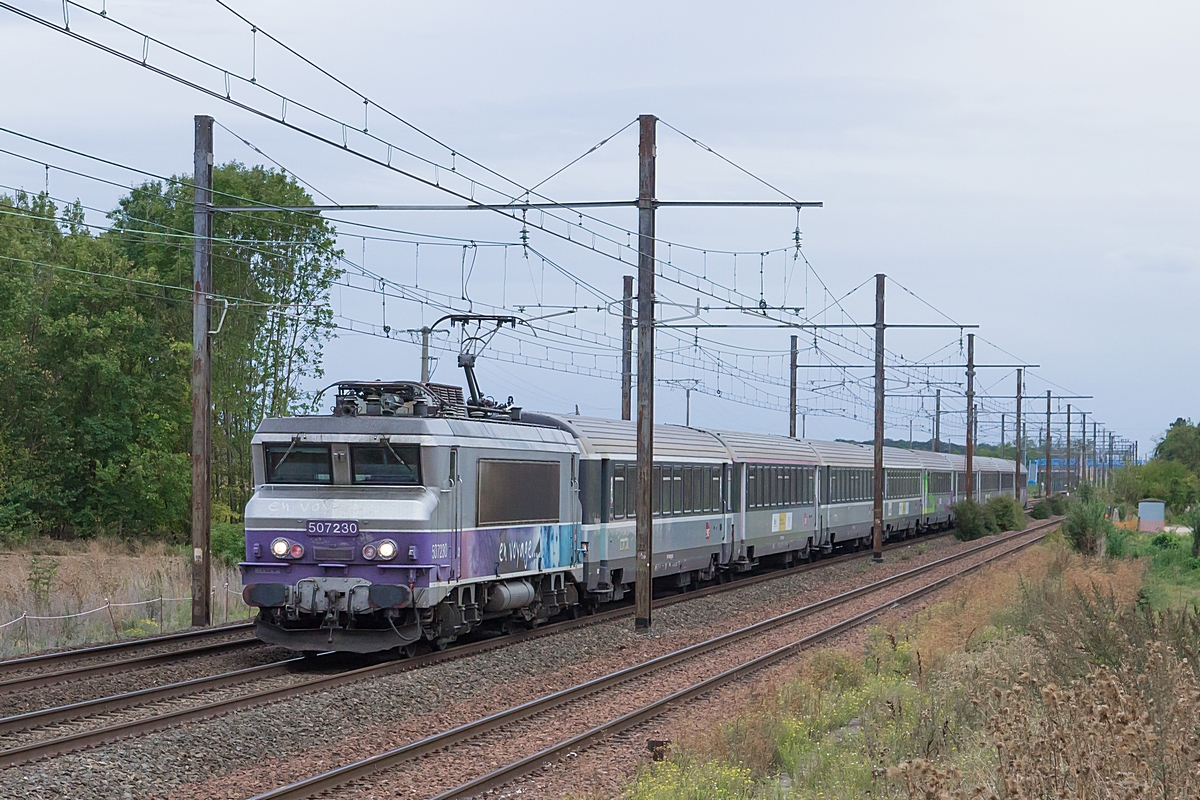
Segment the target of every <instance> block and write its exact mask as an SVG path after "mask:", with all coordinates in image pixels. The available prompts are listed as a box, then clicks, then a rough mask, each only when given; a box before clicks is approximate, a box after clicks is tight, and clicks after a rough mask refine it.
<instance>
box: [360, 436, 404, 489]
mask: <svg viewBox="0 0 1200 800" xmlns="http://www.w3.org/2000/svg"><path fill="white" fill-rule="evenodd" d="M350 469H351V474H352V476H353V483H354V484H355V485H376V486H378V485H383V486H419V485H420V483H421V448H420V446H418V445H415V444H393V445H387V444H366V445H353V446H352V447H351V448H350Z"/></svg>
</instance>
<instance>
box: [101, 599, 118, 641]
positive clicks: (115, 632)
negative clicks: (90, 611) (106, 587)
mask: <svg viewBox="0 0 1200 800" xmlns="http://www.w3.org/2000/svg"><path fill="white" fill-rule="evenodd" d="M104 605H105V607H107V608H108V621H109V622H111V623H112V628H113V636H116V637H117V638H118V639H120V638H121V632H120V631H119V630H117V618H116V616H115V615H114V614H113V610H112V601H111V600H109V599H108V598H107V597H106V598H104Z"/></svg>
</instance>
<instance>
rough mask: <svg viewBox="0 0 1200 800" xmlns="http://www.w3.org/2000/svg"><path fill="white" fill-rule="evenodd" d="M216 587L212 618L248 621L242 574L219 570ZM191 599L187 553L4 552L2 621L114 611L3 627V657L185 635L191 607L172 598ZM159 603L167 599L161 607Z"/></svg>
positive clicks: (109, 549) (59, 545) (106, 549)
mask: <svg viewBox="0 0 1200 800" xmlns="http://www.w3.org/2000/svg"><path fill="white" fill-rule="evenodd" d="M226 584H228V589H226ZM213 587H214V590H215V591H214V599H213V602H214V619H216V620H217V621H221V620H223V619H225V618H226V615H228V618H229V619H236V618H244V617H245V616H246V615H247V613H248V609H247V608H246V606H245V605H244V604H243V603H242V601H241V597H240V592H241V580H240V577H239V575H238V572H237V569H236V568H229V567H225V566H223V565H222V566H214V569H213ZM190 594H191V572H190V562H189V560H188V557H187V555H186V553H185V552H183V551H182V550H181V549H180V548H172V547H169V546H166V545H162V544H151V545H143V544H139V543H130V542H123V541H119V540H105V539H98V540H92V541H88V542H72V543H67V542H53V541H40V542H34V543H32V544H30V545H28V546H25V547H22V548H20V549H16V550H8V551H4V552H0V623H5V622H8V621H10V620H15V619H18V618H20V617H21V615H22V614H28V615H30V616H39V617H48V616H64V615H74V614H79V613H81V612H84V611H89V610H91V609H95V608H98V607H102V606H105V605H106V604H107V603H109V602H111V603H112V604H113V607H112V608H111V613H110V609H104V610H102V611H99V612H97V613H93V614H88V615H86V616H83V617H71V618H67V619H58V620H29V619H26V620H23V621H21V622H17V623H16V624H13V625H8V626H7V627H5V628H2V629H0V654H3V655H13V654H17V653H24V652H29V651H36V650H42V649H47V648H53V647H64V646H70V645H78V644H82V643H84V642H92V641H105V640H111V639H114V638H118V637H120V638H125V637H130V636H145V635H149V634H153V633H158V632H160V631H164V630H175V629H180V628H183V627H186V626H187V625H189V624H190V622H191V605H190V602H189V601H188V600H180V599H171V598H184V597H187V596H189V595H190ZM223 595H224V596H223ZM159 598H167V599H165V600H163V601H162V602H161V603H160V602H159ZM145 601H152V602H149V603H146V602H145ZM118 604H139V605H132V606H124V607H122V606H120V605H118Z"/></svg>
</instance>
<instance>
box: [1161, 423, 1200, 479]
mask: <svg viewBox="0 0 1200 800" xmlns="http://www.w3.org/2000/svg"><path fill="white" fill-rule="evenodd" d="M1154 457H1155V458H1161V459H1165V460H1167V461H1177V462H1179V463H1180V464H1183V465H1184V466H1186V467H1187V468H1188V469H1189V470H1191V471H1192V473H1194V474H1196V475H1200V425H1193V424H1192V421H1191V420H1190V419H1184V418H1183V417H1180V418H1178V419H1176V420H1175V421H1174V422H1173V423H1171V427H1170V428H1167V432H1166V435H1164V436H1163V439H1162V441H1161V442H1159V443H1158V445H1157V446H1156V447H1155V448H1154Z"/></svg>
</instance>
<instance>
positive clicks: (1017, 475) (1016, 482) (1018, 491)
mask: <svg viewBox="0 0 1200 800" xmlns="http://www.w3.org/2000/svg"><path fill="white" fill-rule="evenodd" d="M1021 372H1022V371H1021V369H1020V368H1018V369H1017V436H1016V439H1017V448H1016V453H1015V454H1014V455H1015V457H1014V458H1013V461H1014V462H1015V464H1016V465H1015V466H1014V467H1013V490H1014V492H1015V496H1016V498H1017V500H1019V501H1024V497H1022V490H1023V489H1024V487H1023V486H1022V485H1021V462H1022V461H1023V460H1024V459H1022V457H1021V449H1022V447H1024V445H1025V436H1024V431H1022V430H1021V390H1022V388H1023V386H1022V384H1021V377H1022V375H1021Z"/></svg>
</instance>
